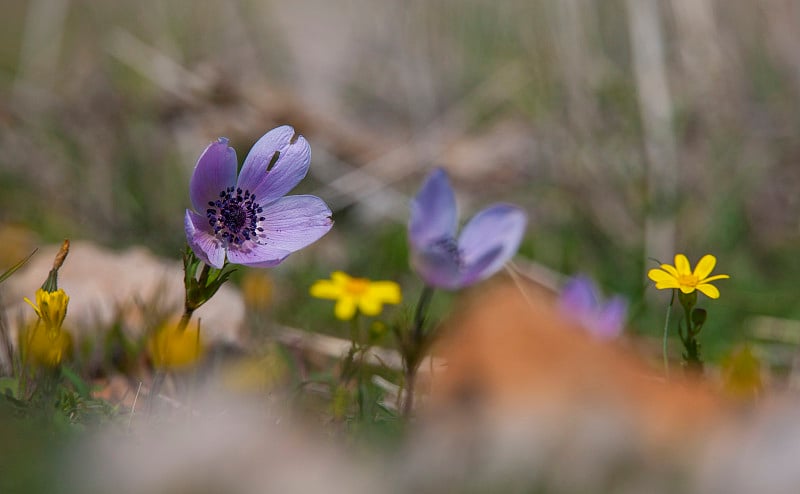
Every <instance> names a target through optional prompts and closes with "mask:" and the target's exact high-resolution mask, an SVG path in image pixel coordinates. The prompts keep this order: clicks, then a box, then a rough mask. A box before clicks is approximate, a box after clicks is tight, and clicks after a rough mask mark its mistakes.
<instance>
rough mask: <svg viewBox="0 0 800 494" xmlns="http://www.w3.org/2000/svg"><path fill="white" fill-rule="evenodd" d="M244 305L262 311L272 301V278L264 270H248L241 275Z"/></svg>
mask: <svg viewBox="0 0 800 494" xmlns="http://www.w3.org/2000/svg"><path fill="white" fill-rule="evenodd" d="M241 288H242V297H243V298H244V306H245V307H247V309H249V310H252V311H255V312H264V311H266V310H267V309H268V308H269V305H270V303H271V302H272V280H271V279H270V277H269V275H268V274H266V273H265V272H264V270H248V271H246V272H245V273H244V276H243V277H242V287H241Z"/></svg>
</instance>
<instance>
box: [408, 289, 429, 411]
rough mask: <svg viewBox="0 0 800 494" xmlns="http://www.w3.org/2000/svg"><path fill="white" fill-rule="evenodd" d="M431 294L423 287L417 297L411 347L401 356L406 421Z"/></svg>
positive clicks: (411, 408)
mask: <svg viewBox="0 0 800 494" xmlns="http://www.w3.org/2000/svg"><path fill="white" fill-rule="evenodd" d="M433 292H434V289H433V287H431V286H428V285H425V287H424V288H423V289H422V293H420V295H419V301H418V302H417V308H416V311H415V312H414V326H413V329H412V334H411V338H412V339H411V347H410V348H409V349H406V351H405V352H404V355H403V360H405V362H404V368H405V376H404V377H405V381H406V401H405V403H403V417H404V418H405V419H406V420H408V418H409V417H411V411H412V410H413V409H414V387H415V386H414V385H415V382H416V378H417V369H418V368H419V364H420V362H421V360H422V352H423V349H424V348H425V332H424V329H425V316H426V315H427V312H428V306H430V303H431V299H433Z"/></svg>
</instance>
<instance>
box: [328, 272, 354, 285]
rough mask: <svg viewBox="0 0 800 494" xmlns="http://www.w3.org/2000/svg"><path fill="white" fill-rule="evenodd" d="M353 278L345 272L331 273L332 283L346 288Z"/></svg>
mask: <svg viewBox="0 0 800 494" xmlns="http://www.w3.org/2000/svg"><path fill="white" fill-rule="evenodd" d="M351 279H352V278H351V277H350V275H349V274H347V273H345V272H344V271H334V272H333V273H331V281H332V282H333V283H334V284H336V285H340V286H345V285H346V284H347V283H348V282H349V281H350V280H351Z"/></svg>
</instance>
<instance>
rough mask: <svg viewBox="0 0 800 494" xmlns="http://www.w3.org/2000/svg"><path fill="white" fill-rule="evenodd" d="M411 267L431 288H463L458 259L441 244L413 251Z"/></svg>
mask: <svg viewBox="0 0 800 494" xmlns="http://www.w3.org/2000/svg"><path fill="white" fill-rule="evenodd" d="M411 266H412V268H414V271H415V272H416V273H417V274H418V275H419V277H420V278H422V280H423V281H424V282H425V284H427V285H429V286H433V287H436V288H444V289H447V290H455V289H458V288H461V286H462V272H461V265H460V264H459V262H458V257H457V256H456V255H454V254H453V253H452V251H449V250H447V249H444V248H442V247H441V246H440V245H439V244H432V245H431V246H430V247H429V248H428V249H412V250H411Z"/></svg>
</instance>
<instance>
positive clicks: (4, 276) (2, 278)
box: [0, 249, 39, 283]
mask: <svg viewBox="0 0 800 494" xmlns="http://www.w3.org/2000/svg"><path fill="white" fill-rule="evenodd" d="M38 250H39V249H33V252H31V253H30V254H28V257H26V258H25V259H23V260H21V261H19V262H17V263H16V264H14V265H13V266H11V267H10V268H8V269H7V270H6V271H5V272H4V273H3V274H0V283H2V282H4V281H5V280H6V279H7V278H8V277H9V276H11V275H12V274H14V272H16V271H17V270H18V269H19V268H21V267H22V266H24V265H25V263H26V262H28V261H29V260H30V258H31V257H33V255H34V254H36V252H37V251H38Z"/></svg>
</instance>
